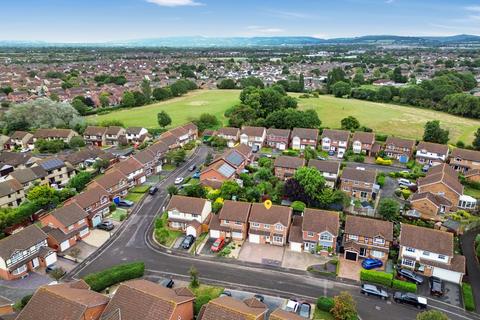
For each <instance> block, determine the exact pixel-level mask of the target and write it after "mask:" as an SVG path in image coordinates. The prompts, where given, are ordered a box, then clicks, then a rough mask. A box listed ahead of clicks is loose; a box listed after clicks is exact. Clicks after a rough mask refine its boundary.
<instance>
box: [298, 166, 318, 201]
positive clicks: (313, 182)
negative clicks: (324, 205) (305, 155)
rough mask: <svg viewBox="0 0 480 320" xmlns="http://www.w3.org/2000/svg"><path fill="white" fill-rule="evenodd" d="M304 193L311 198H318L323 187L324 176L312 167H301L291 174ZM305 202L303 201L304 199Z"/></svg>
mask: <svg viewBox="0 0 480 320" xmlns="http://www.w3.org/2000/svg"><path fill="white" fill-rule="evenodd" d="M293 179H295V180H296V181H297V182H298V183H299V185H300V186H301V187H302V188H303V190H304V192H305V194H306V195H308V196H309V197H310V198H311V199H313V200H318V199H319V195H320V192H321V191H322V189H323V188H325V178H324V177H323V175H322V174H321V173H320V172H319V171H318V170H317V169H316V168H313V167H301V168H299V169H298V170H297V171H295V174H294V175H293ZM304 202H305V201H304Z"/></svg>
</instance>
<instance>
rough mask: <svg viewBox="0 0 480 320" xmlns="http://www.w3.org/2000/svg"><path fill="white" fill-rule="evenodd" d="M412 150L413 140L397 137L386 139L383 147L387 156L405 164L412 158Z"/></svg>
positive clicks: (413, 146)
mask: <svg viewBox="0 0 480 320" xmlns="http://www.w3.org/2000/svg"><path fill="white" fill-rule="evenodd" d="M414 148H415V140H409V139H402V138H397V137H388V138H387V141H386V142H385V146H384V150H385V153H386V154H387V156H388V157H390V158H393V159H396V160H398V161H399V162H401V163H407V162H408V161H409V160H410V159H411V158H412V156H413V149H414Z"/></svg>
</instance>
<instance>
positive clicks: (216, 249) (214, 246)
mask: <svg viewBox="0 0 480 320" xmlns="http://www.w3.org/2000/svg"><path fill="white" fill-rule="evenodd" d="M224 245H225V239H223V238H218V239H216V240H215V242H214V243H213V244H212V246H211V247H210V250H212V251H213V252H219V251H220V250H222V248H223V246H224Z"/></svg>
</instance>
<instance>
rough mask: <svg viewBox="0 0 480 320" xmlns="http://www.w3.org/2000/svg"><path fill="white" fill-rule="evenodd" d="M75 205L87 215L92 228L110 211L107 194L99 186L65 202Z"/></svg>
mask: <svg viewBox="0 0 480 320" xmlns="http://www.w3.org/2000/svg"><path fill="white" fill-rule="evenodd" d="M72 202H73V203H76V204H78V205H79V206H80V208H82V209H83V210H84V211H85V212H87V213H88V223H89V224H90V226H91V227H92V228H95V227H96V226H97V225H98V224H100V223H101V222H102V220H103V217H105V216H106V215H107V214H108V213H109V211H110V204H111V202H110V197H109V193H108V192H107V191H106V190H105V189H103V188H102V187H101V186H100V185H95V186H93V187H90V188H88V189H87V190H85V191H84V192H82V193H79V194H77V195H76V196H74V197H72V198H70V199H68V200H67V202H66V203H72Z"/></svg>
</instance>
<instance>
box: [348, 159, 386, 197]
mask: <svg viewBox="0 0 480 320" xmlns="http://www.w3.org/2000/svg"><path fill="white" fill-rule="evenodd" d="M376 175H377V172H376V171H375V170H370V169H365V168H361V167H357V168H354V167H346V168H345V169H343V172H342V176H341V177H340V189H341V190H342V191H344V192H345V193H347V194H348V195H349V196H350V197H352V198H356V199H359V200H361V201H371V200H375V198H376V196H377V194H378V192H379V190H380V186H379V185H377V184H376V183H375V182H376V181H375V179H376Z"/></svg>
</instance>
